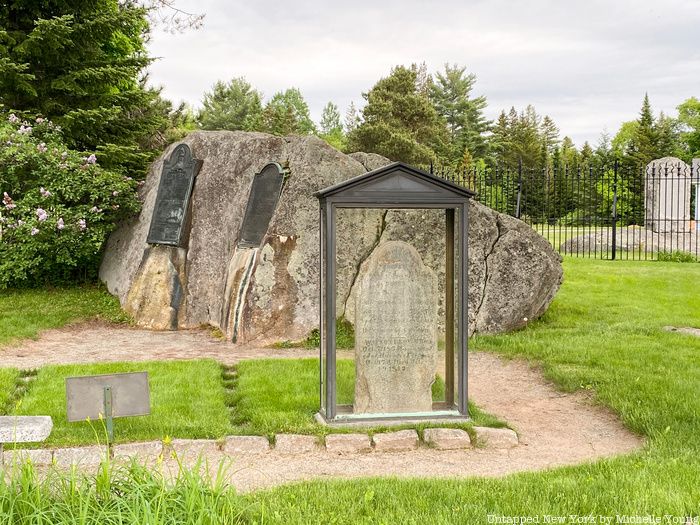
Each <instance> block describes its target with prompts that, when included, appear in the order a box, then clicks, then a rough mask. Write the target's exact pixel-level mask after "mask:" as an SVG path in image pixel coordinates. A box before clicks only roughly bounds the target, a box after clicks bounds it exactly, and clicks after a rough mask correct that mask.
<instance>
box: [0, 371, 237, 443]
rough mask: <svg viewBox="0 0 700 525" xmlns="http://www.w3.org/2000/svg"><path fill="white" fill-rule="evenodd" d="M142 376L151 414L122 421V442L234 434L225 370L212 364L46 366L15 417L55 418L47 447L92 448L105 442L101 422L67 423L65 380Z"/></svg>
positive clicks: (119, 433)
mask: <svg viewBox="0 0 700 525" xmlns="http://www.w3.org/2000/svg"><path fill="white" fill-rule="evenodd" d="M136 371H147V372H148V374H149V384H150V388H151V415H150V416H140V417H129V418H120V419H116V420H115V424H114V428H115V432H114V437H115V441H116V442H125V441H139V440H150V439H162V438H164V437H165V436H169V437H177V438H220V437H222V436H224V435H226V434H227V432H228V431H229V430H230V418H229V412H228V409H227V407H226V405H225V403H224V387H223V384H222V380H221V367H220V366H219V364H218V363H216V362H215V361H211V360H198V361H167V362H166V361H164V362H146V363H104V364H96V365H66V366H46V367H43V368H41V369H40V370H39V373H38V375H37V377H36V380H35V381H34V383H33V384H32V385H31V386H30V387H29V390H28V392H27V394H26V395H25V396H23V397H22V398H21V403H20V405H19V407H18V408H16V409H15V410H14V413H16V414H22V415H35V414H42V415H49V416H51V417H52V418H53V422H54V427H53V431H52V432H51V435H50V436H49V438H48V440H47V441H46V442H45V443H44V444H43V445H41V446H44V445H48V446H58V445H88V444H94V443H96V441H97V440H98V439H99V440H101V441H102V442H104V441H105V433H104V427H103V425H102V423H101V422H100V421H92V422H79V423H68V421H67V420H66V387H65V378H66V377H70V376H75V375H91V374H111V373H118V372H136ZM95 432H97V433H98V434H97V436H96V434H95ZM37 446H38V445H37Z"/></svg>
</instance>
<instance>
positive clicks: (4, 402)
mask: <svg viewBox="0 0 700 525" xmlns="http://www.w3.org/2000/svg"><path fill="white" fill-rule="evenodd" d="M18 377H19V370H16V369H14V368H0V415H2V414H4V413H6V412H8V411H10V410H12V407H10V406H9V405H10V404H11V400H12V397H13V394H14V392H15V385H16V383H17V379H18Z"/></svg>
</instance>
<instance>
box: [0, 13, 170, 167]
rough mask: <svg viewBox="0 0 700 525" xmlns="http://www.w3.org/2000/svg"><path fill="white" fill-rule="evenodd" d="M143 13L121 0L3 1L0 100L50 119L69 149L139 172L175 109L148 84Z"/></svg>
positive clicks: (148, 60) (17, 109)
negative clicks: (94, 152)
mask: <svg viewBox="0 0 700 525" xmlns="http://www.w3.org/2000/svg"><path fill="white" fill-rule="evenodd" d="M146 14H147V13H146V10H145V9H143V8H141V7H139V6H138V5H137V4H136V3H135V2H132V1H119V0H99V1H87V0H63V1H61V0H48V1H45V2H35V1H32V0H17V1H13V2H9V3H8V2H5V3H2V4H0V28H1V29H0V104H3V105H4V106H5V108H6V109H8V110H12V111H15V112H17V113H21V114H22V115H24V116H26V117H37V116H40V117H43V118H49V119H51V120H52V121H54V122H55V123H56V124H59V125H60V126H61V127H62V129H63V134H64V137H65V139H66V141H67V145H68V146H69V147H70V148H73V149H78V150H86V151H96V152H97V153H98V157H99V158H100V162H101V164H102V165H103V166H105V167H110V168H118V169H126V170H128V171H130V172H131V173H132V174H133V175H141V174H142V172H143V171H144V168H145V165H146V163H147V162H148V160H150V158H152V157H153V155H154V150H155V149H157V148H159V147H161V146H162V144H161V143H160V142H159V140H158V138H159V137H161V136H162V133H163V132H164V131H165V129H166V128H167V127H168V126H169V112H170V111H171V109H172V108H171V107H170V104H169V103H168V102H166V101H164V100H163V99H161V98H160V96H159V92H158V91H157V90H154V89H150V88H147V87H146V85H145V68H146V67H147V66H148V65H149V64H150V63H151V61H152V59H151V58H149V56H148V53H147V51H146V48H145V44H144V42H145V40H146V38H147V37H148V32H149V25H148V22H147V20H146ZM154 137H156V140H154Z"/></svg>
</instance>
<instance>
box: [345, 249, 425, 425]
mask: <svg viewBox="0 0 700 525" xmlns="http://www.w3.org/2000/svg"><path fill="white" fill-rule="evenodd" d="M437 294H438V287H437V276H436V275H435V272H433V271H432V270H431V269H430V268H428V267H427V266H425V265H424V264H423V261H422V260H421V257H420V255H419V254H418V252H417V251H416V249H415V248H414V247H413V246H411V245H410V244H407V243H405V242H402V241H389V242H386V243H383V244H380V245H379V246H378V248H377V249H376V250H375V251H374V252H373V253H372V255H371V256H370V257H369V258H368V259H367V260H366V261H365V263H364V264H363V265H362V268H361V270H360V274H359V276H358V280H357V295H356V296H355V373H356V376H355V400H354V412H355V413H357V414H363V413H374V414H382V413H396V412H426V411H430V410H431V409H432V395H431V385H432V383H433V381H434V380H435V370H436V365H437V359H438V348H437V340H438V339H437V323H436V316H437V309H438V297H437Z"/></svg>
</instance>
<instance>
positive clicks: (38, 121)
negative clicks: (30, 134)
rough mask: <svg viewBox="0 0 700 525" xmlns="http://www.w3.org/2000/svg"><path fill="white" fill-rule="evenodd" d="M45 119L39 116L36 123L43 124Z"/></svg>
mask: <svg viewBox="0 0 700 525" xmlns="http://www.w3.org/2000/svg"><path fill="white" fill-rule="evenodd" d="M44 120H45V119H43V118H41V117H37V118H36V123H37V124H41V123H42V122H44Z"/></svg>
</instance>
